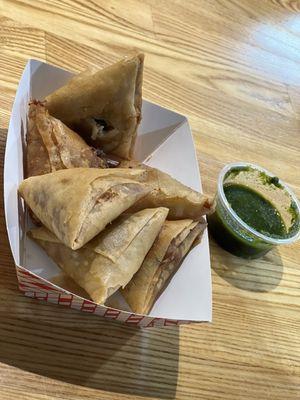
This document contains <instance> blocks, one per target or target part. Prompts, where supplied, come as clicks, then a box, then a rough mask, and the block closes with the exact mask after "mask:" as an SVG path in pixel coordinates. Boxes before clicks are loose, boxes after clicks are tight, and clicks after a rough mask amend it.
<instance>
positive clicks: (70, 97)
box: [46, 54, 144, 159]
mask: <svg viewBox="0 0 300 400" xmlns="http://www.w3.org/2000/svg"><path fill="white" fill-rule="evenodd" d="M143 61H144V55H143V54H138V55H136V56H135V57H132V58H125V59H124V60H121V61H119V62H117V63H115V64H113V65H111V66H108V67H106V68H104V69H100V70H97V71H95V70H94V69H92V70H89V71H86V72H84V73H81V74H79V75H78V76H77V77H76V76H75V77H73V78H72V79H71V80H70V81H69V82H67V84H66V85H65V86H63V87H61V88H59V89H58V90H56V91H55V92H54V93H52V94H50V95H49V96H47V97H46V107H47V108H48V110H49V112H50V114H51V115H53V116H54V117H56V118H58V119H60V120H61V121H63V122H64V123H65V124H66V125H68V126H69V127H70V128H72V129H74V130H75V131H76V132H78V133H80V135H82V137H83V138H84V139H85V141H86V142H87V143H88V144H90V145H92V146H94V147H96V148H99V149H100V150H103V151H104V152H105V153H112V154H114V155H116V156H119V157H121V158H125V159H129V158H131V157H132V155H133V151H134V144H135V139H136V134H137V127H138V124H139V122H140V120H141V107H142V81H143Z"/></svg>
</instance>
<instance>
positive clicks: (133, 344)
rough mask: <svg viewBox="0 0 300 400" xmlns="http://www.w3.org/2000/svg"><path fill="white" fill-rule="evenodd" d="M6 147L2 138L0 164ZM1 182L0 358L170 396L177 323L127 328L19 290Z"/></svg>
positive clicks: (94, 384) (78, 381)
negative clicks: (24, 294) (41, 300)
mask: <svg viewBox="0 0 300 400" xmlns="http://www.w3.org/2000/svg"><path fill="white" fill-rule="evenodd" d="M3 150H4V143H3V144H2V143H1V144H0V166H1V167H3V154H4V151H3ZM2 183H3V182H2V174H1V177H0V235H1V237H0V362H1V363H6V364H8V365H11V366H14V367H17V368H21V369H23V370H26V371H30V372H33V373H35V374H39V375H42V376H46V377H49V378H55V379H58V380H60V381H63V382H67V383H72V384H75V385H81V386H83V387H89V388H94V389H98V390H105V391H111V392H119V393H125V394H131V395H140V396H151V397H158V398H162V399H173V398H174V397H175V393H176V385H177V373H178V347H179V329H178V327H174V328H173V327H172V328H163V329H157V328H148V329H143V330H142V329H139V328H133V327H128V326H125V325H122V324H119V323H116V322H113V321H107V320H104V319H102V318H100V317H97V316H93V315H87V314H84V313H80V312H77V311H74V310H70V309H66V308H64V307H61V306H53V305H48V304H44V303H42V302H38V301H35V300H32V299H29V298H25V297H24V296H23V295H22V294H21V293H20V292H19V291H18V289H17V280H16V275H15V271H14V265H13V260H12V257H11V255H10V249H9V244H8V240H7V236H6V230H5V222H4V212H3V200H2V199H3V185H2ZM49 385H50V383H49ZM99 396H100V397H101V395H100V394H99Z"/></svg>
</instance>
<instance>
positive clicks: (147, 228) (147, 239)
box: [29, 207, 168, 304]
mask: <svg viewBox="0 0 300 400" xmlns="http://www.w3.org/2000/svg"><path fill="white" fill-rule="evenodd" d="M167 214H168V209H166V208H162V207H160V208H154V209H146V210H142V211H139V212H137V213H135V214H131V215H130V214H127V215H126V214H125V215H122V216H121V217H120V218H118V219H117V220H116V221H114V222H113V223H112V224H111V225H110V226H109V227H107V228H106V229H105V230H104V231H103V232H101V233H100V234H99V235H97V236H96V237H95V238H94V239H93V240H91V241H90V242H88V243H87V244H85V245H84V246H83V247H82V248H81V249H79V250H71V249H70V248H68V247H66V246H65V245H64V244H63V243H61V242H60V241H59V240H58V239H57V238H56V237H55V235H53V233H51V232H50V231H48V230H47V229H46V228H44V227H40V228H35V229H33V230H31V231H30V233H29V235H30V236H31V237H32V238H33V239H34V240H35V241H36V242H37V243H38V244H39V245H40V246H41V247H43V248H44V250H45V251H46V253H47V254H48V255H49V256H50V257H51V258H53V260H54V261H55V262H56V263H57V264H58V265H59V266H60V267H61V269H62V270H63V271H64V272H65V273H66V274H68V275H69V276H70V277H71V278H72V279H73V280H74V281H75V282H76V283H77V284H78V285H79V286H80V287H82V288H83V289H84V290H85V291H86V292H87V293H88V294H89V296H90V297H91V299H92V300H93V301H94V302H96V303H100V304H104V302H105V300H106V299H107V298H108V297H109V296H111V295H112V294H113V293H114V292H116V291H117V290H118V289H119V288H120V287H124V286H125V285H127V283H128V282H129V281H130V280H131V278H132V277H133V275H134V274H135V273H136V272H137V271H138V269H139V268H140V266H141V264H142V262H143V260H144V258H145V256H146V254H147V253H148V251H149V250H150V248H151V246H152V244H153V242H154V240H155V238H156V237H157V235H158V233H159V232H160V230H161V227H162V225H163V223H164V221H165V219H166V216H167Z"/></svg>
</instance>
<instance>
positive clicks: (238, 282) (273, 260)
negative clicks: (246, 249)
mask: <svg viewBox="0 0 300 400" xmlns="http://www.w3.org/2000/svg"><path fill="white" fill-rule="evenodd" d="M210 246H211V249H212V251H211V257H212V268H213V269H214V271H215V272H216V273H217V274H218V275H219V276H221V277H222V278H223V279H225V280H226V281H227V282H229V283H230V284H231V285H233V286H236V287H238V288H239V289H244V290H248V291H252V292H269V291H270V290H273V289H275V288H276V287H277V286H278V285H279V284H280V281H281V279H282V273H283V264H282V260H281V257H280V253H279V252H278V250H277V248H275V249H273V250H271V251H270V252H269V253H267V254H266V255H265V256H263V257H262V258H260V259H256V260H246V259H243V258H240V257H236V256H234V255H232V254H230V253H228V252H227V251H225V250H223V249H222V248H221V247H219V246H218V245H217V244H216V242H215V241H214V239H213V238H212V237H211V236H210Z"/></svg>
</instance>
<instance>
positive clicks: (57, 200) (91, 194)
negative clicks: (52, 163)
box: [19, 168, 149, 249]
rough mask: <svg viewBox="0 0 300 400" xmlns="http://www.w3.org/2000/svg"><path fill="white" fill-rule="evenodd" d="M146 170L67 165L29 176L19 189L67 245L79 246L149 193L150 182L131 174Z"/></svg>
mask: <svg viewBox="0 0 300 400" xmlns="http://www.w3.org/2000/svg"><path fill="white" fill-rule="evenodd" d="M118 171H120V172H119V173H118ZM143 173H144V171H143V170H135V171H131V173H130V174H128V173H127V174H124V173H122V169H119V170H118V169H99V168H72V169H64V170H60V171H56V172H52V173H51V174H46V175H41V176H33V177H30V178H27V179H25V180H24V181H23V182H22V183H21V184H20V187H19V193H20V195H21V196H22V197H23V199H24V200H25V203H26V204H27V205H28V207H29V208H30V209H31V210H32V212H33V213H34V215H35V216H36V217H37V218H38V219H39V220H40V221H41V222H42V223H43V224H44V225H45V226H46V227H47V228H48V229H49V230H50V231H51V232H53V233H54V234H55V235H56V236H57V237H58V238H59V239H60V240H61V241H62V242H63V243H65V245H66V246H68V247H70V248H72V249H79V248H80V247H81V246H83V245H84V244H85V243H87V242H88V241H89V240H91V239H92V238H93V237H94V236H96V235H97V234H98V233H99V232H101V231H102V230H103V229H104V228H105V226H106V225H107V224H108V223H110V222H111V221H113V220H114V219H115V218H117V217H118V216H119V215H120V214H121V213H123V212H124V211H125V210H127V209H128V208H129V207H130V206H132V205H133V204H134V203H135V202H136V201H137V200H138V199H140V198H141V197H143V196H145V195H146V194H147V193H148V191H149V189H148V187H147V185H145V184H142V183H140V182H137V180H138V179H137V180H133V179H131V178H130V177H131V176H132V177H134V176H138V175H143ZM122 176H124V177H122ZM140 179H141V178H140ZM141 180H142V179H141Z"/></svg>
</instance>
